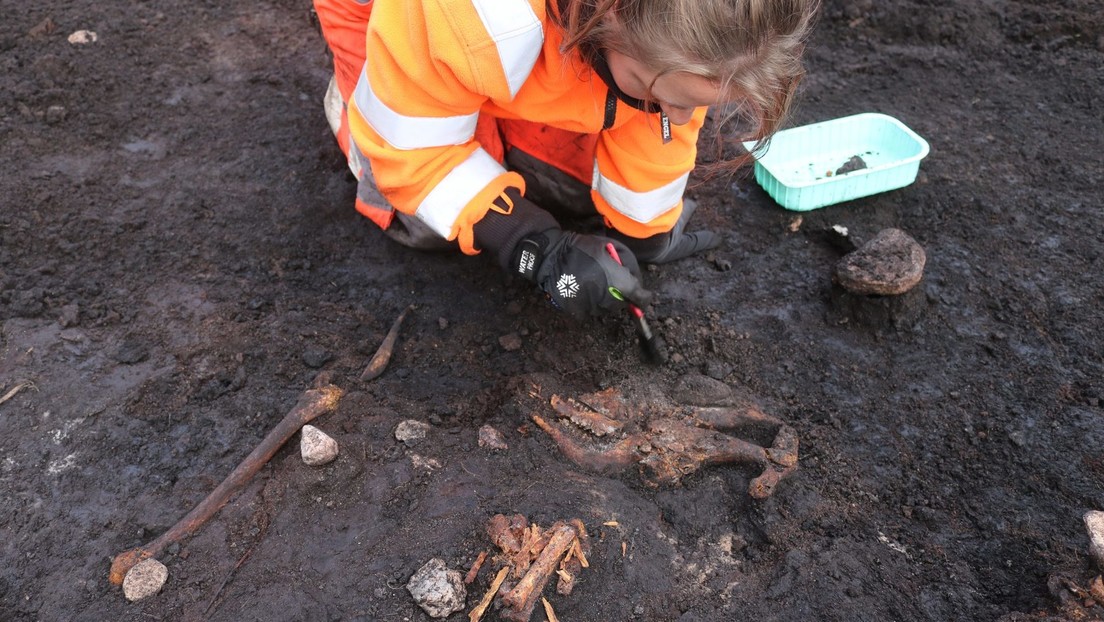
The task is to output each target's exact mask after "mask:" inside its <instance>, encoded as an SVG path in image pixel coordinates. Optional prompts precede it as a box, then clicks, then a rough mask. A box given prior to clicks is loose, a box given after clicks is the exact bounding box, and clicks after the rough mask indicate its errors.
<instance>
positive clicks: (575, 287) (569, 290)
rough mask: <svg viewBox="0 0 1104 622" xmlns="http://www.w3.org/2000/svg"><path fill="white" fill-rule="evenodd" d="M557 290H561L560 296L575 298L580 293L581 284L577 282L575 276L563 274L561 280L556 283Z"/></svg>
mask: <svg viewBox="0 0 1104 622" xmlns="http://www.w3.org/2000/svg"><path fill="white" fill-rule="evenodd" d="M556 289H557V290H559V292H560V296H562V297H564V298H574V297H575V296H576V295H577V294H578V293H579V283H578V281H576V280H575V275H574V274H561V275H560V280H558V281H556Z"/></svg>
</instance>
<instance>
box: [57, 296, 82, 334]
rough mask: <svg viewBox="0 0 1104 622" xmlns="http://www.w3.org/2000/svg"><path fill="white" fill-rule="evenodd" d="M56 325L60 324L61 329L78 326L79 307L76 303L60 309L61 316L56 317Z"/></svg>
mask: <svg viewBox="0 0 1104 622" xmlns="http://www.w3.org/2000/svg"><path fill="white" fill-rule="evenodd" d="M58 324H61V327H62V328H70V327H72V326H79V325H80V307H79V306H78V305H77V303H75V302H73V303H70V304H67V305H65V306H64V307H62V308H61V314H60V315H59V316H58Z"/></svg>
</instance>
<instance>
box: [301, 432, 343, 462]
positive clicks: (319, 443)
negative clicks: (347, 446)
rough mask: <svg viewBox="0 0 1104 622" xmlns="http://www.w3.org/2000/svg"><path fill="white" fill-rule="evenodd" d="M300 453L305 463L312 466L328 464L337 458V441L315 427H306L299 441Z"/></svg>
mask: <svg viewBox="0 0 1104 622" xmlns="http://www.w3.org/2000/svg"><path fill="white" fill-rule="evenodd" d="M299 453H300V454H301V455H302V456H303V462H305V463H307V464H308V465H310V466H321V465H323V464H328V463H330V462H333V459H334V458H336V457H337V453H338V448H337V441H335V440H334V439H333V438H331V437H330V435H328V434H326V433H325V432H323V431H322V430H319V429H318V428H316V427H314V426H313V425H305V426H303V431H302V438H301V439H300V441H299Z"/></svg>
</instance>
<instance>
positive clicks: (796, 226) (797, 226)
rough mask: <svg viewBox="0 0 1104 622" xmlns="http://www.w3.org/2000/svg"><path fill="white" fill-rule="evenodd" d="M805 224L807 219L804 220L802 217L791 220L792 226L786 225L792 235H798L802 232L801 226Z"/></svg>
mask: <svg viewBox="0 0 1104 622" xmlns="http://www.w3.org/2000/svg"><path fill="white" fill-rule="evenodd" d="M804 222H805V219H804V218H802V217H801V216H794V217H793V218H791V219H790V224H788V225H786V229H787V230H788V231H789V232H790V233H797V232H798V231H800V230H801V225H802V223H804Z"/></svg>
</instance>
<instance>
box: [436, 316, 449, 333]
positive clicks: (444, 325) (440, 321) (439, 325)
mask: <svg viewBox="0 0 1104 622" xmlns="http://www.w3.org/2000/svg"><path fill="white" fill-rule="evenodd" d="M448 327H449V321H448V320H446V319H445V318H443V317H439V318H437V328H440V329H441V330H445V329H446V328H448Z"/></svg>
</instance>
